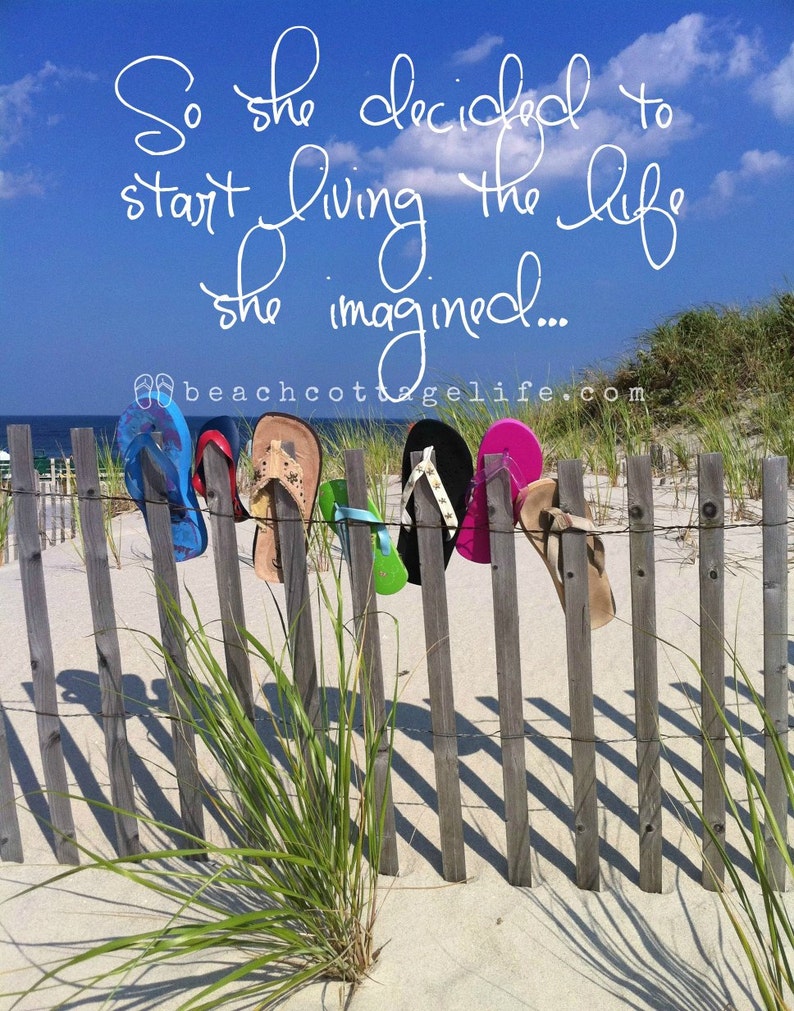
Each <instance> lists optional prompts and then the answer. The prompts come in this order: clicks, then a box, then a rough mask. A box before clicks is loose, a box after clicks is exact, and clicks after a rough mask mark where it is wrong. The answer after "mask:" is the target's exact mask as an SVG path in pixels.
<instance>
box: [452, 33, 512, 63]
mask: <svg viewBox="0 0 794 1011" xmlns="http://www.w3.org/2000/svg"><path fill="white" fill-rule="evenodd" d="M503 42H504V39H503V38H502V36H501V35H481V36H480V37H479V39H477V41H476V42H475V43H474V45H473V46H470V47H469V48H468V49H459V50H458V51H457V52H456V53H454V54H453V56H452V62H453V63H456V64H459V65H462V66H471V64H474V63H482V61H483V60H487V59H488V57H489V56H490V55H491V53H492V52H493V51H494V49H496V47H497V46H501V44H502V43H503Z"/></svg>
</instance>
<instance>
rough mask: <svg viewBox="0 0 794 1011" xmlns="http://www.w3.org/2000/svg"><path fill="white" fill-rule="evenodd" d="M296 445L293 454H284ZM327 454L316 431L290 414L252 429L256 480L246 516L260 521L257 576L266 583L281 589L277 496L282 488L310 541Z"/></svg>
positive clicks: (275, 415)
mask: <svg viewBox="0 0 794 1011" xmlns="http://www.w3.org/2000/svg"><path fill="white" fill-rule="evenodd" d="M284 443H292V447H293V452H292V453H289V452H287V450H285V448H284ZM322 458H323V451H322V447H321V446H320V440H319V439H318V437H317V433H316V432H315V431H314V429H313V428H312V427H311V426H310V425H307V424H306V422H305V421H301V419H300V418H296V417H294V416H293V415H291V414H278V413H276V412H273V413H269V414H263V415H262V417H261V418H260V419H259V421H257V423H256V426H255V428H254V435H253V439H252V442H251V459H252V461H253V464H254V480H253V484H252V486H251V499H250V504H249V507H248V511H249V512H250V514H251V516H252V517H253V518H254V520H256V526H257V529H256V533H255V534H254V571H255V572H256V574H257V576H259V578H260V579H264V580H265V581H266V582H268V583H283V582H284V572H283V570H282V567H281V549H280V545H279V535H278V517H277V515H276V510H275V497H274V494H273V490H274V486H275V483H276V482H278V483H279V484H280V485H282V487H284V488H285V489H286V490H287V492H289V494H290V495H291V496H292V498H293V499H294V500H295V502H296V504H297V506H298V510H299V512H300V514H301V516H302V517H303V520H304V523H305V526H306V532H307V535H308V530H309V526H310V524H311V516H312V510H313V509H314V502H315V499H316V498H317V488H318V486H319V484H320V470H321V468H322Z"/></svg>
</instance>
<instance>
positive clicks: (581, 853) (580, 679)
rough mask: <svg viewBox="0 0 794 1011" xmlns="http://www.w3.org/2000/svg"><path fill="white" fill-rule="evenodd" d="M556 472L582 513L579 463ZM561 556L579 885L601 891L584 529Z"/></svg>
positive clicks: (566, 503) (566, 499) (565, 542)
mask: <svg viewBox="0 0 794 1011" xmlns="http://www.w3.org/2000/svg"><path fill="white" fill-rule="evenodd" d="M558 476H559V497H560V508H561V509H562V510H563V512H567V513H571V514H572V515H573V516H584V514H585V508H584V486H583V479H582V464H581V462H580V461H579V460H561V461H560V463H559V467H558ZM562 560H563V568H564V587H565V638H566V644H567V650H568V693H569V697H570V707H571V760H572V765H573V804H574V836H575V840H576V883H577V885H578V886H579V887H580V888H586V889H589V890H591V891H596V892H597V891H598V890H599V887H600V881H599V855H598V847H599V838H598V797H597V778H596V755H595V714H594V710H593V663H592V652H591V641H590V596H589V590H588V578H587V534H586V533H585V532H584V531H580V530H575V529H569V530H566V531H565V532H564V533H563V534H562Z"/></svg>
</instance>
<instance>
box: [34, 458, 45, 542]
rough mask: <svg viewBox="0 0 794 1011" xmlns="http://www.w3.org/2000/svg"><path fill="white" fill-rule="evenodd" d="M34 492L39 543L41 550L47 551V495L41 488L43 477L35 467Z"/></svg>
mask: <svg viewBox="0 0 794 1011" xmlns="http://www.w3.org/2000/svg"><path fill="white" fill-rule="evenodd" d="M33 493H34V495H35V501H36V506H37V510H38V511H37V514H36V522H37V524H38V527H37V530H38V535H39V543H40V544H41V550H42V551H46V549H47V496H46V495H45V494H44V492H43V491H42V488H41V478H40V477H39V474H38V472H37V471H36V470H35V469H34V471H33Z"/></svg>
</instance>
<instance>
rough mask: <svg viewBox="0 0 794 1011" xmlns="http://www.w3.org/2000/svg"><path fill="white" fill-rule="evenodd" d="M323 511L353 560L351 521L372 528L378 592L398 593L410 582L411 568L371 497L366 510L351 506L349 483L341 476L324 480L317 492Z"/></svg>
mask: <svg viewBox="0 0 794 1011" xmlns="http://www.w3.org/2000/svg"><path fill="white" fill-rule="evenodd" d="M317 502H318V504H319V506H320V512H321V513H322V516H323V519H324V520H325V521H326V523H330V524H331V526H332V528H333V530H334V533H335V534H336V535H337V537H338V538H339V541H340V543H341V545H342V554H343V555H344V557H345V559H347V561H348V563H349V561H350V539H349V535H348V527H347V524H348V521H349V520H358V521H360V522H362V523H369V524H370V527H371V528H372V547H373V565H374V573H375V592H376V593H380V594H382V595H384V596H385V595H387V594H390V593H397V591H398V590H401V589H402V588H403V587H404V586H405V584H406V583H407V582H408V571H407V570H406V568H405V566H404V565H403V562H402V559H401V558H400V556H399V555H398V554H397V550H396V549H395V547H394V544H392V541H391V538H390V537H389V532H388V530H387V529H386V524H385V523H384V522H383V519H382V518H381V516H380V515H379V514H378V511H377V509H376V508H375V505H374V503H373V501H372V499H367V508H366V509H351V508H350V506H349V505H348V504H347V503H348V499H347V483H346V482H345V481H343V480H342V479H337V480H335V481H324V482H323V483H322V484H321V485H320V490H319V492H318V495H317Z"/></svg>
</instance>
